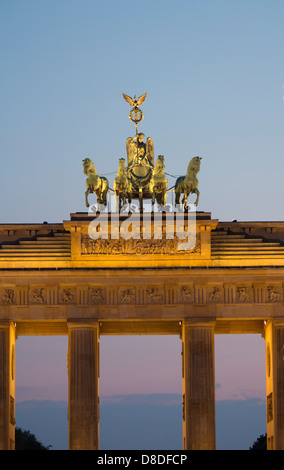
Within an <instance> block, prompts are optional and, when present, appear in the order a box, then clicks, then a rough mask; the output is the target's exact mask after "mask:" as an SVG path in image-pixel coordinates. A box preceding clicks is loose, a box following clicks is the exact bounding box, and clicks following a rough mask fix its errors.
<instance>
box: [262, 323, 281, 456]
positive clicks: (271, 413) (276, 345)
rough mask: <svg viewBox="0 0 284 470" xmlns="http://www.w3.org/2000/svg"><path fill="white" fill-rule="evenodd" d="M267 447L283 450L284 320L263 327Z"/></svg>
mask: <svg viewBox="0 0 284 470" xmlns="http://www.w3.org/2000/svg"><path fill="white" fill-rule="evenodd" d="M265 348H266V415H267V419H266V421H267V449H268V450H284V322H283V321H282V322H280V321H273V320H270V321H268V322H267V325H266V327H265Z"/></svg>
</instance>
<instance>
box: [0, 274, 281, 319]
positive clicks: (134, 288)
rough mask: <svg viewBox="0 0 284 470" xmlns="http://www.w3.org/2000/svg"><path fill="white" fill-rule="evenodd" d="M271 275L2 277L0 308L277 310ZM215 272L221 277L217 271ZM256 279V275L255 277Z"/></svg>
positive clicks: (277, 281)
mask: <svg viewBox="0 0 284 470" xmlns="http://www.w3.org/2000/svg"><path fill="white" fill-rule="evenodd" d="M276 273H277V271H276ZM276 273H275V276H273V277H274V279H271V280H270V281H269V282H267V281H265V280H264V279H262V280H259V281H257V280H256V281H251V280H250V281H249V280H246V279H245V277H246V276H244V274H243V275H242V280H239V281H238V280H236V279H234V280H233V279H231V280H230V277H229V276H228V279H226V282H220V281H218V280H215V281H214V278H215V279H216V278H218V276H216V274H217V273H216V272H215V271H213V272H210V273H208V272H207V273H206V280H205V279H203V280H202V278H203V274H204V273H202V272H198V273H197V271H194V272H193V273H190V274H188V273H186V272H185V271H182V272H180V271H179V270H175V272H174V273H173V272H169V271H167V270H164V271H163V274H162V273H160V276H155V275H153V273H150V272H149V273H148V278H147V279H143V277H145V274H144V275H143V274H142V273H140V272H137V271H136V270H135V271H129V270H128V271H127V273H126V274H124V275H123V274H122V273H121V272H120V275H119V277H118V274H119V273H118V272H112V271H108V270H106V272H104V273H102V272H101V271H99V272H96V273H95V274H94V273H88V272H86V271H84V273H82V274H83V275H82V278H81V279H80V278H77V279H76V281H74V280H73V279H72V274H71V276H70V277H69V276H68V274H70V273H66V277H67V276H68V280H69V282H68V283H65V282H64V277H63V276H62V275H60V274H59V275H58V276H54V274H53V275H52V276H51V277H50V278H48V277H47V276H46V274H45V275H44V276H41V281H42V283H31V284H28V285H20V284H19V279H17V281H18V283H17V284H14V283H13V282H8V281H9V279H8V278H7V277H6V279H3V280H2V281H3V282H2V284H1V286H0V306H1V311H2V312H4V311H5V309H6V308H7V309H9V307H17V306H31V307H33V306H36V307H40V306H45V305H47V306H48V305H53V306H64V305H66V306H68V305H78V306H80V305H81V306H99V305H164V304H166V305H175V304H194V305H214V304H216V305H219V304H221V305H230V304H238V305H239V306H242V305H251V304H276V305H278V306H279V305H282V304H283V298H284V297H283V296H284V281H283V278H281V276H280V277H279V276H277V275H276ZM210 274H211V276H210ZM218 274H219V275H220V271H219V273H218ZM55 277H60V281H59V282H56V279H55ZM232 277H233V276H232ZM251 277H252V273H248V278H249V279H251ZM257 277H258V276H257V275H256V279H257ZM84 278H85V280H84ZM88 278H89V279H88ZM96 278H97V281H96V280H95V279H96ZM196 278H197V279H198V281H196V280H195V279H196ZM11 281H12V280H11ZM4 317H5V315H4Z"/></svg>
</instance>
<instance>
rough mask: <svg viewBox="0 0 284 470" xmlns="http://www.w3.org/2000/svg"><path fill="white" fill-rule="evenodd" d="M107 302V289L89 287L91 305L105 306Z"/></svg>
mask: <svg viewBox="0 0 284 470" xmlns="http://www.w3.org/2000/svg"><path fill="white" fill-rule="evenodd" d="M105 301H106V296H105V289H104V288H103V287H89V302H90V305H100V304H104V303H105Z"/></svg>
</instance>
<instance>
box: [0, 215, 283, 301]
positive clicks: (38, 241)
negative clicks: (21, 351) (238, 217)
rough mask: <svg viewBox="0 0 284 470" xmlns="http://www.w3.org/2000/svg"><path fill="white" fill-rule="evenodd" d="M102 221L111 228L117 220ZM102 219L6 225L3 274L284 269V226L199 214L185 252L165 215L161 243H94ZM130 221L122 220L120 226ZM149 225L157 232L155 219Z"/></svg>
mask: <svg viewBox="0 0 284 470" xmlns="http://www.w3.org/2000/svg"><path fill="white" fill-rule="evenodd" d="M101 216H102V218H103V219H104V220H106V221H107V223H109V224H111V214H108V213H106V214H104V215H101ZM97 217H98V216H97V215H94V216H92V217H89V216H88V214H86V213H83V214H81V213H78V214H71V218H70V220H69V221H64V222H63V223H62V224H47V223H43V224H15V225H13V224H6V225H0V269H23V268H24V269H29V268H30V269H37V268H38V267H41V268H47V269H49V268H50V269H54V268H57V269H58V268H65V269H66V268H132V267H133V268H134V267H139V268H140V267H149V268H162V267H224V268H227V267H232V266H236V267H237V266H240V267H243V266H254V267H257V266H269V267H270V266H284V222H230V223H229V222H219V221H218V220H216V219H213V220H212V219H211V214H210V213H207V212H198V213H197V216H196V243H195V246H193V248H191V249H188V250H184V249H181V245H180V243H182V242H181V240H178V239H177V237H174V238H169V239H168V238H167V233H166V231H167V229H168V228H169V226H167V227H166V224H167V216H166V215H163V216H162V215H159V217H161V239H157V238H154V237H152V239H147V238H143V236H140V234H139V233H138V235H139V237H136V238H130V239H129V240H125V239H123V238H121V237H120V238H118V239H112V238H109V239H98V240H94V239H92V238H90V237H89V235H88V228H89V225H90V223H91V222H92V221H93V220H95V219H96V218H97ZM133 217H134V218H133V219H132V221H134V222H135V220H136V221H137V220H138V217H140V215H139V214H136V215H135V216H133ZM135 217H136V219H135ZM182 217H183V215H181V214H177V218H182ZM126 219H127V216H120V217H119V223H120V224H121V223H123V222H125V220H126ZM144 219H145V220H146V221H148V222H149V223H150V228H151V230H152V232H153V215H151V214H150V215H149V214H148V215H145V214H143V220H144ZM151 224H152V225H151ZM170 231H171V227H170ZM136 235H137V234H136ZM178 244H179V246H178ZM214 296H215V297H216V296H217V291H216V292H215V294H214ZM38 297H39V299H38V302H40V295H39V296H38Z"/></svg>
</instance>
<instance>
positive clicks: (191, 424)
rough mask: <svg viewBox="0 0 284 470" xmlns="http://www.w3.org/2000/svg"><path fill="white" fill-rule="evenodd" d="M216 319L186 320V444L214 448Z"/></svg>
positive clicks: (193, 447)
mask: <svg viewBox="0 0 284 470" xmlns="http://www.w3.org/2000/svg"><path fill="white" fill-rule="evenodd" d="M214 325H215V322H202V321H201V322H198V323H197V322H191V321H189V320H185V321H184V322H183V330H182V363H183V371H182V376H183V447H184V449H185V450H214V449H215V448H216V437H215V358H214Z"/></svg>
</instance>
